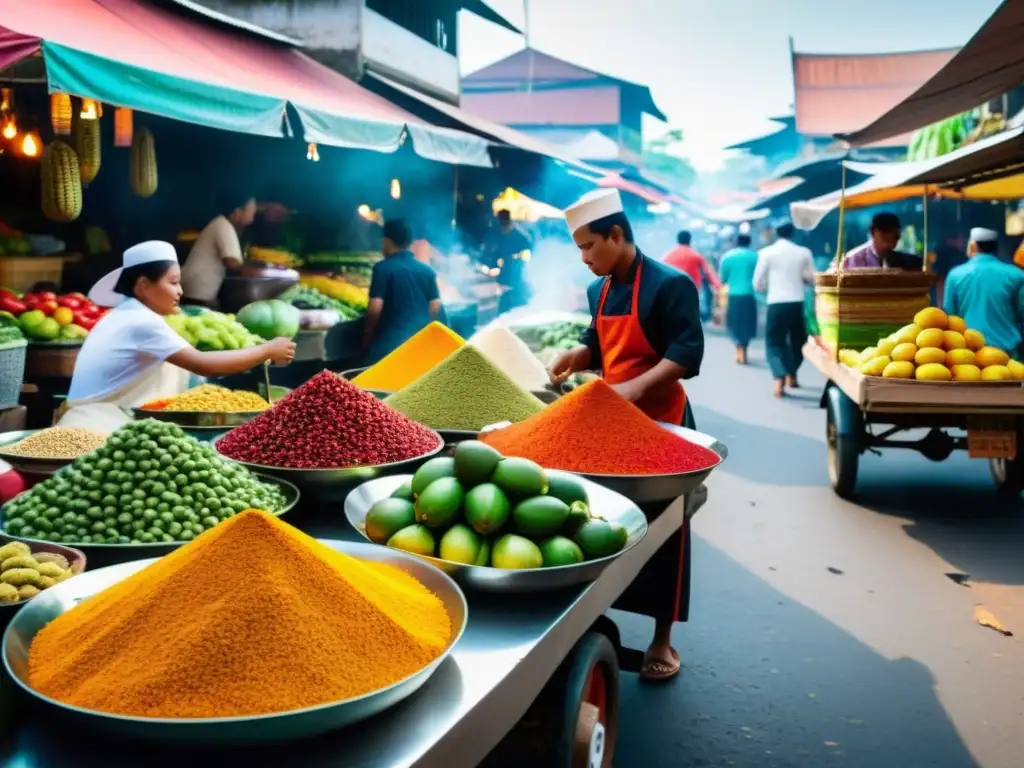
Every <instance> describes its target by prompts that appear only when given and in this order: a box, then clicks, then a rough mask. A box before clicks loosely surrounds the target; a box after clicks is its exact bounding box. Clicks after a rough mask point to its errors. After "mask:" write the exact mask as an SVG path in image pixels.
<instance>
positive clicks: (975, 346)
mask: <svg viewBox="0 0 1024 768" xmlns="http://www.w3.org/2000/svg"><path fill="white" fill-rule="evenodd" d="M839 360H840V362H842V363H844V364H845V365H847V366H849V367H851V368H856V369H857V370H858V371H860V372H861V373H863V374H864V375H865V376H882V377H885V378H889V379H917V380H919V381H1014V380H1016V381H1024V364H1021V363H1020V362H1018V361H1016V360H1011V359H1010V356H1009V355H1008V354H1006V352H1004V351H1003V350H1001V349H997V348H995V347H989V346H986V345H985V337H984V336H983V335H982V334H981V333H980V332H979V331H976V330H973V329H970V328H968V327H967V324H966V323H965V322H964V321H963V318H960V317H957V316H956V315H947V314H946V313H945V312H943V311H942V310H941V309H939V308H937V307H927V308H925V309H922V310H921V311H920V312H918V313H917V314H916V315H915V316H914V322H912V323H911V324H910V325H907V326H904V327H903V328H901V329H900V330H898V331H896V332H895V333H893V334H892V335H890V336H887V337H886V338H884V339H879V341H878V344H877V345H875V346H873V347H868V348H867V349H864V350H861V351H860V352H858V351H856V350H852V349H843V350H840V351H839Z"/></svg>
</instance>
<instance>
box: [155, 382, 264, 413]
mask: <svg viewBox="0 0 1024 768" xmlns="http://www.w3.org/2000/svg"><path fill="white" fill-rule="evenodd" d="M269 407H270V403H268V402H267V401H266V400H264V399H263V398H262V397H260V396H259V395H257V394H256V393H255V392H246V391H245V390H233V389H227V388H226V387H218V386H217V385H216V384H200V385H199V386H198V387H192V389H189V390H186V391H184V392H182V393H181V394H180V395H175V396H174V397H169V398H165V399H162V400H150V401H149V402H148V403H145V404H144V405H143V406H142V410H144V411H205V412H207V413H253V412H254V411H265V410H267V408H269Z"/></svg>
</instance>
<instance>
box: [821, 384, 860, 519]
mask: <svg viewBox="0 0 1024 768" xmlns="http://www.w3.org/2000/svg"><path fill="white" fill-rule="evenodd" d="M834 409H835V405H834V404H833V401H832V400H831V399H829V401H828V403H827V405H826V407H825V442H826V444H827V450H828V478H829V482H830V484H831V485H832V490H833V492H834V493H835V494H836V496H838V497H839V498H841V499H850V498H852V497H853V492H854V488H856V486H857V470H858V468H859V466H860V435H841V434H839V431H838V429H837V426H836V421H837V420H836V414H835V411H834ZM858 423H859V421H858Z"/></svg>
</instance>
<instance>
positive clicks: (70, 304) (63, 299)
mask: <svg viewBox="0 0 1024 768" xmlns="http://www.w3.org/2000/svg"><path fill="white" fill-rule="evenodd" d="M57 304H58V305H59V306H61V307H67V308H68V309H78V308H79V307H81V306H82V302H81V300H80V299H76V298H75V297H74V296H58V297H57Z"/></svg>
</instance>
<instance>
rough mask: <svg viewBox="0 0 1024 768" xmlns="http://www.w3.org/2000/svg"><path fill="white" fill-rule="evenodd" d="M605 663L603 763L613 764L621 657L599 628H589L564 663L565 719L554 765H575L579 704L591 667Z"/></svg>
mask: <svg viewBox="0 0 1024 768" xmlns="http://www.w3.org/2000/svg"><path fill="white" fill-rule="evenodd" d="M598 664H602V665H604V667H605V682H606V684H607V686H608V688H607V712H606V714H605V720H604V727H605V747H604V761H603V762H604V765H603V766H602V768H611V765H612V758H613V757H614V755H615V741H616V737H617V735H618V731H619V657H618V655H617V654H616V652H615V646H614V645H612V642H611V640H609V639H608V638H607V637H605V636H604V635H602V634H601V633H600V632H588V633H587V634H586V635H584V636H583V638H582V639H581V640H580V641H579V642H578V643H577V644H576V648H575V649H574V650H573V654H572V656H571V657H570V658H569V659H567V660H566V662H565V664H564V665H563V669H564V671H565V677H564V681H565V682H564V690H563V694H562V723H561V728H560V729H559V735H558V737H557V741H556V746H555V762H554V763H552V768H573V764H572V754H573V746H574V744H575V741H576V721H577V720H578V719H579V714H580V705H581V704H582V703H583V697H584V695H586V690H585V688H586V685H587V680H588V678H589V677H590V670H591V669H592V668H593V667H595V666H597V665H598Z"/></svg>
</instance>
